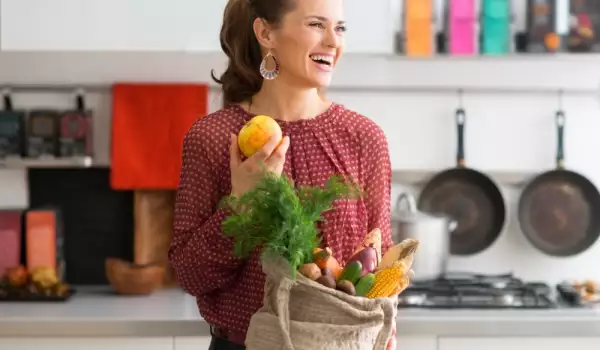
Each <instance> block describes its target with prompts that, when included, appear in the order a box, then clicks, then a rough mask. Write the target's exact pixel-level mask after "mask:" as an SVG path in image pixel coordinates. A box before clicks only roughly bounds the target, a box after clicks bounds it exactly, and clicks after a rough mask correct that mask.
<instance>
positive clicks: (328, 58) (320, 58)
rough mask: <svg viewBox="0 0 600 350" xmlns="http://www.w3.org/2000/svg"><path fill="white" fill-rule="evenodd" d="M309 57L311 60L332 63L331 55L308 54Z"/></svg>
mask: <svg viewBox="0 0 600 350" xmlns="http://www.w3.org/2000/svg"><path fill="white" fill-rule="evenodd" d="M310 58H311V59H312V60H313V61H325V62H327V63H329V64H333V57H332V56H323V55H310Z"/></svg>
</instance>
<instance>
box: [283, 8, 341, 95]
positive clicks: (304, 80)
mask: <svg viewBox="0 0 600 350" xmlns="http://www.w3.org/2000/svg"><path fill="white" fill-rule="evenodd" d="M295 1H296V6H295V9H294V10H293V11H292V12H289V13H287V14H286V15H285V17H284V18H283V20H282V22H281V26H280V27H279V28H278V29H277V30H275V31H274V32H273V33H272V39H273V40H272V45H273V46H272V53H273V56H275V58H276V59H277V61H278V62H279V69H280V75H279V77H278V79H285V80H286V81H287V82H289V83H290V84H294V85H300V86H305V87H309V88H319V87H323V86H327V85H329V83H330V81H331V74H332V73H333V69H334V68H335V66H336V63H337V62H338V60H339V58H340V57H341V55H342V52H343V48H344V31H345V30H346V25H345V23H344V20H343V6H342V0H295Z"/></svg>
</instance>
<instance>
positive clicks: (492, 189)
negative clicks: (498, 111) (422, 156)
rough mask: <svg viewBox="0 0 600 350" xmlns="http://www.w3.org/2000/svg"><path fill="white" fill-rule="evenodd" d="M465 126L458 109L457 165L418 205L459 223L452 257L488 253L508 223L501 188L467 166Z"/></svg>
mask: <svg viewBox="0 0 600 350" xmlns="http://www.w3.org/2000/svg"><path fill="white" fill-rule="evenodd" d="M465 122H466V112H465V110H464V109H462V108H459V109H458V110H457V111H456V126H457V131H458V150H457V155H456V161H457V165H456V167H454V168H451V169H447V170H444V171H442V172H440V173H438V174H436V175H435V176H434V177H433V178H432V179H431V180H430V181H429V182H428V183H427V184H426V185H425V187H424V188H423V190H422V192H421V194H420V197H419V203H418V207H419V209H420V210H421V211H424V212H428V213H435V214H442V215H446V216H449V217H451V218H453V219H454V220H456V221H457V223H458V226H457V227H456V229H455V230H454V232H453V233H452V234H451V238H450V253H451V254H454V255H471V254H476V253H479V252H481V251H483V250H485V249H487V248H488V247H489V246H491V245H492V243H494V241H495V240H496V238H498V236H499V235H500V233H501V232H502V229H503V227H504V222H505V221H506V205H505V202H504V197H503V196H502V193H501V191H500V189H499V187H498V186H497V185H496V183H495V182H494V181H492V179H490V178H489V177H488V176H487V175H485V174H483V173H481V172H479V171H477V170H474V169H471V168H468V167H467V166H466V165H465V151H464V128H465Z"/></svg>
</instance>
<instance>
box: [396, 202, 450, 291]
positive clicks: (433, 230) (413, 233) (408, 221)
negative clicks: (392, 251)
mask: <svg viewBox="0 0 600 350" xmlns="http://www.w3.org/2000/svg"><path fill="white" fill-rule="evenodd" d="M404 204H406V207H404ZM391 221H392V240H393V241H394V243H395V244H398V243H400V242H402V241H403V240H404V239H407V238H412V239H416V240H418V241H419V250H418V252H417V253H416V254H415V257H414V261H413V265H412V266H413V267H412V269H413V271H414V273H415V278H414V279H415V280H422V279H434V278H438V277H440V276H443V275H444V274H445V273H446V269H447V266H448V258H449V256H450V235H451V234H452V232H453V231H454V230H455V229H456V228H457V226H458V223H457V222H456V221H455V220H453V219H451V218H449V217H446V216H440V215H433V214H427V213H424V212H420V211H418V210H417V204H416V203H415V199H414V197H413V196H412V195H411V194H410V193H406V192H405V193H402V194H401V195H400V196H398V199H397V201H396V210H395V211H394V212H393V213H392V218H391Z"/></svg>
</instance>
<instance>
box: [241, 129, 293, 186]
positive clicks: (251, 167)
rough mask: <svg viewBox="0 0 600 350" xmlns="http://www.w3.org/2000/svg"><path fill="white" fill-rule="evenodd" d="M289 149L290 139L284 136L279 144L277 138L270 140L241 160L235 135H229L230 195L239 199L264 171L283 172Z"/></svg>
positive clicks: (254, 184)
mask: <svg viewBox="0 0 600 350" xmlns="http://www.w3.org/2000/svg"><path fill="white" fill-rule="evenodd" d="M289 147H290V138H289V137H288V136H284V137H283V139H282V140H281V143H279V140H278V138H277V137H275V136H274V137H271V139H270V140H269V141H268V142H267V143H266V144H265V145H264V146H263V148H262V149H260V150H259V151H258V152H256V153H255V154H253V155H252V156H251V157H250V158H248V159H245V160H242V155H241V153H240V149H239V147H238V142H237V135H235V134H232V135H231V146H230V149H229V151H230V152H229V153H230V156H229V157H230V162H229V165H230V167H231V194H232V195H233V196H235V197H240V196H242V195H243V194H244V193H246V192H247V191H249V190H251V189H253V188H254V186H256V183H257V182H258V181H260V179H261V177H262V174H263V173H264V171H270V172H273V173H275V174H277V175H281V173H282V172H283V164H284V163H285V155H286V153H287V150H288V148H289Z"/></svg>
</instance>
